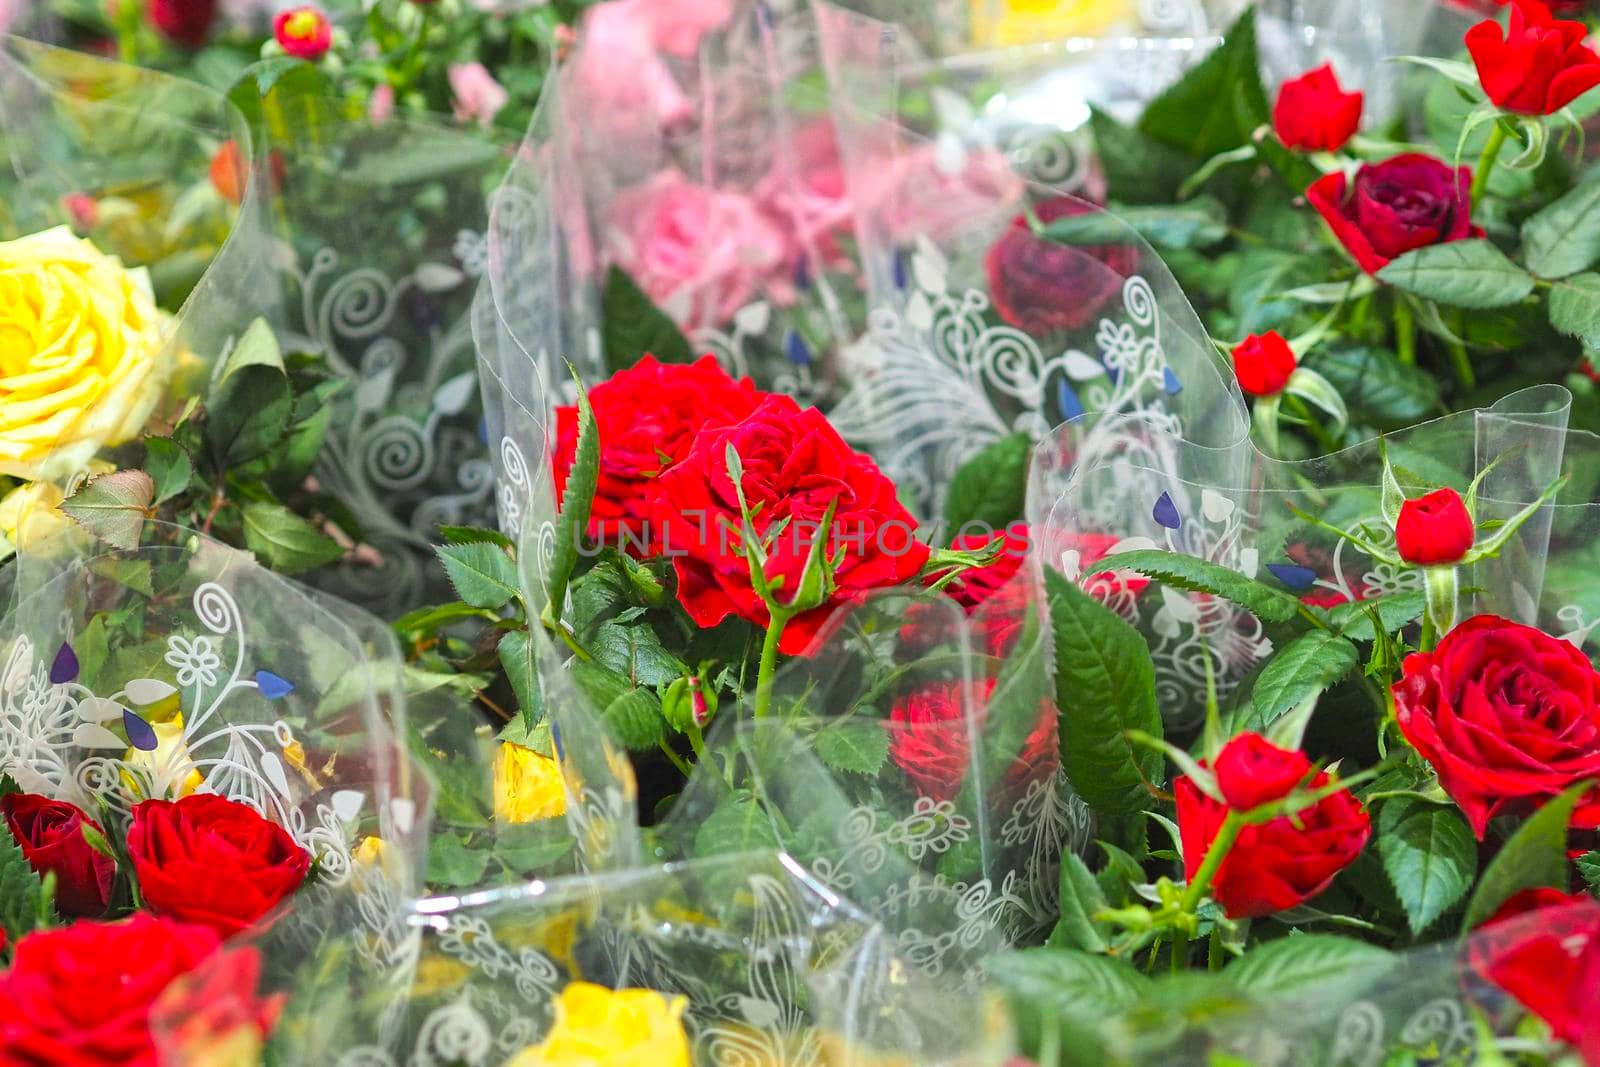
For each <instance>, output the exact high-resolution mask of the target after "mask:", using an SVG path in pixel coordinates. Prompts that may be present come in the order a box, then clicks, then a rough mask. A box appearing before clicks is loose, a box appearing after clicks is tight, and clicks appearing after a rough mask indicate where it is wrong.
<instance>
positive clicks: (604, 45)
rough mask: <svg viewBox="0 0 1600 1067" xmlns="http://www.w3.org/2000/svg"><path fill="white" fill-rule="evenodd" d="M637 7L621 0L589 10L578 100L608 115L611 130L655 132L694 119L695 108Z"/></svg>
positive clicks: (579, 63)
mask: <svg viewBox="0 0 1600 1067" xmlns="http://www.w3.org/2000/svg"><path fill="white" fill-rule="evenodd" d="M636 7H637V5H635V4H633V3H631V2H629V0H617V2H615V3H609V4H599V5H597V6H595V7H593V8H590V10H589V14H588V17H587V18H585V19H584V23H583V31H582V33H581V34H580V35H579V51H578V56H577V60H576V69H575V71H574V73H573V78H574V80H575V81H576V83H577V86H576V87H577V97H578V98H579V99H581V100H585V101H588V102H590V103H591V104H592V112H591V113H592V114H595V115H602V116H605V120H606V125H607V127H608V132H614V133H621V132H624V131H627V130H628V129H630V128H631V127H633V126H636V125H639V124H648V126H649V127H651V128H652V129H648V130H646V131H645V132H654V130H655V129H660V128H665V127H669V126H677V125H680V124H681V123H684V122H687V121H689V120H690V119H691V118H693V117H694V105H693V104H691V103H690V102H689V97H688V96H687V95H686V94H685V93H684V91H683V89H682V88H680V87H679V85H678V82H677V80H676V79H675V78H673V76H672V71H671V70H669V69H668V68H667V64H666V62H665V61H664V60H662V58H661V56H660V55H658V54H657V51H656V45H655V41H654V40H653V38H652V36H651V31H650V27H649V24H648V22H647V21H646V20H644V19H642V18H640V17H639V14H638V12H637V10H636ZM612 127H614V128H615V129H614V130H612V129H610V128H612Z"/></svg>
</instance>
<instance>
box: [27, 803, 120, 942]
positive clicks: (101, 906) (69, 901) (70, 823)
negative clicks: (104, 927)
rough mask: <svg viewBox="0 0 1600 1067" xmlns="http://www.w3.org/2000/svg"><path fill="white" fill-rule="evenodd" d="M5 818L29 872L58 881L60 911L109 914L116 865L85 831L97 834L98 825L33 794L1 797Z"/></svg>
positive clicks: (67, 806) (68, 806)
mask: <svg viewBox="0 0 1600 1067" xmlns="http://www.w3.org/2000/svg"><path fill="white" fill-rule="evenodd" d="M0 815H4V817H5V821H6V828H7V829H9V830H10V831H11V836H12V837H14V838H16V839H17V844H18V846H20V847H21V849H22V855H23V858H24V859H26V860H27V861H28V866H30V867H32V868H33V869H34V870H35V871H36V872H38V873H39V874H40V875H41V876H43V875H44V874H45V873H46V872H49V873H53V874H54V875H55V876H56V901H55V902H56V910H58V911H60V912H61V914H63V915H66V916H70V917H79V916H89V917H92V916H96V915H103V914H105V910H106V905H108V904H109V903H110V902H111V885H112V881H113V879H114V878H115V877H116V873H117V865H116V863H115V862H113V861H112V859H111V857H110V856H107V855H104V854H103V853H100V852H96V851H95V850H94V849H93V848H91V847H90V846H89V842H88V841H87V840H86V839H85V838H84V836H83V828H84V827H85V826H90V827H93V828H94V829H95V830H96V831H98V830H100V824H99V823H97V822H95V821H94V820H93V819H91V818H89V816H87V815H85V814H84V813H83V812H82V811H80V810H79V809H78V808H76V807H74V806H73V805H71V804H68V803H67V802H66V801H64V800H51V799H50V798H48V797H42V796H37V795H35V794H33V793H8V794H7V795H6V796H4V797H0Z"/></svg>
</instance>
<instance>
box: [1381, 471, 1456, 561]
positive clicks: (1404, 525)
mask: <svg viewBox="0 0 1600 1067" xmlns="http://www.w3.org/2000/svg"><path fill="white" fill-rule="evenodd" d="M1476 537H1477V532H1476V530H1475V528H1474V527H1473V525H1472V516H1471V515H1470V514H1469V513H1468V512H1467V504H1466V501H1464V500H1462V499H1461V494H1460V493H1458V492H1456V491H1455V490H1454V489H1451V488H1449V487H1448V486H1446V487H1445V488H1443V489H1435V490H1434V491H1433V492H1431V493H1429V494H1428V495H1427V496H1421V497H1417V498H1416V499H1415V500H1407V501H1406V502H1405V503H1404V504H1401V505H1400V517H1399V518H1398V519H1396V520H1395V524H1394V543H1395V549H1396V551H1398V552H1399V553H1400V558H1401V559H1403V560H1405V561H1406V562H1407V563H1412V564H1415V565H1416V566H1418V567H1434V566H1439V565H1442V564H1448V563H1460V562H1461V557H1463V556H1465V555H1466V554H1467V552H1468V551H1469V550H1471V548H1472V542H1473V541H1474V540H1475V539H1476Z"/></svg>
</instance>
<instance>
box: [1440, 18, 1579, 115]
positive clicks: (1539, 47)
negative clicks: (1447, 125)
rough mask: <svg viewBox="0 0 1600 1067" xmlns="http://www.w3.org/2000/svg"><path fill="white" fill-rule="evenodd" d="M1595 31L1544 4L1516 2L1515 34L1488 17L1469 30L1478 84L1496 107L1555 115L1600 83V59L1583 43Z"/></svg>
mask: <svg viewBox="0 0 1600 1067" xmlns="http://www.w3.org/2000/svg"><path fill="white" fill-rule="evenodd" d="M1588 36H1589V27H1587V26H1585V25H1584V24H1583V23H1581V22H1568V21H1564V20H1561V19H1557V18H1556V17H1555V16H1554V15H1552V14H1551V13H1550V9H1549V8H1548V7H1546V6H1545V5H1544V4H1542V3H1540V2H1539V0H1513V3H1512V5H1511V30H1510V32H1509V33H1508V32H1506V31H1505V30H1504V29H1502V28H1501V26H1500V23H1499V22H1497V21H1495V20H1494V19H1487V20H1485V21H1483V22H1480V23H1478V24H1477V25H1476V26H1474V27H1472V29H1470V30H1468V31H1467V51H1469V52H1471V53H1472V61H1473V62H1474V63H1476V64H1477V66H1478V80H1479V81H1480V82H1482V83H1483V91H1484V92H1485V93H1487V94H1488V96H1489V99H1490V100H1493V101H1494V103H1495V106H1496V107H1499V108H1502V109H1504V110H1506V111H1516V112H1520V113H1521V114H1524V115H1553V114H1555V113H1556V112H1557V111H1560V110H1561V109H1562V108H1564V107H1566V106H1567V105H1568V104H1570V103H1572V102H1573V101H1574V100H1576V99H1577V98H1578V97H1580V96H1582V95H1583V94H1584V93H1586V92H1588V91H1589V90H1590V89H1593V88H1594V87H1595V86H1597V85H1600V55H1596V54H1595V52H1594V50H1593V49H1591V48H1589V47H1588V46H1587V45H1585V44H1584V43H1583V42H1584V40H1585V39H1586V38H1587V37H1588Z"/></svg>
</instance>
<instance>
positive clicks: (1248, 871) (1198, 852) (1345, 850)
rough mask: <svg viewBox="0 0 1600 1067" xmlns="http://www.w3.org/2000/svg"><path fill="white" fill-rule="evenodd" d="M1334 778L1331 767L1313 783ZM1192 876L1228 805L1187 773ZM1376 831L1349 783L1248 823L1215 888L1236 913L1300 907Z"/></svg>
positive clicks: (1180, 785)
mask: <svg viewBox="0 0 1600 1067" xmlns="http://www.w3.org/2000/svg"><path fill="white" fill-rule="evenodd" d="M1330 781H1332V779H1331V778H1329V776H1328V774H1327V772H1326V771H1324V772H1322V773H1319V774H1318V775H1317V776H1316V777H1315V778H1313V779H1311V780H1310V781H1309V782H1308V783H1307V785H1308V786H1309V787H1310V788H1313V789H1321V788H1322V787H1324V786H1326V785H1328V783H1329V782H1330ZM1173 793H1174V794H1175V796H1176V797H1177V801H1178V835H1179V837H1180V838H1181V840H1182V842H1183V866H1184V872H1185V877H1187V878H1189V879H1190V880H1191V881H1192V880H1193V879H1194V877H1195V875H1196V874H1197V873H1199V870H1200V864H1201V862H1202V861H1203V860H1204V859H1205V855H1206V852H1207V850H1209V849H1210V847H1211V843H1212V842H1213V841H1214V840H1216V837H1217V832H1218V831H1219V830H1220V829H1221V828H1222V823H1223V820H1224V819H1226V818H1227V816H1228V810H1229V809H1228V806H1227V805H1225V804H1222V803H1220V802H1218V801H1215V800H1213V799H1211V798H1210V797H1208V796H1206V795H1205V794H1204V793H1202V792H1201V791H1200V789H1199V787H1197V786H1196V785H1195V784H1194V782H1192V781H1190V780H1189V779H1188V778H1187V777H1183V778H1179V779H1178V780H1177V781H1176V782H1174V783H1173ZM1371 835H1372V820H1371V819H1370V818H1369V817H1368V815H1367V812H1366V809H1365V808H1363V807H1362V806H1361V802H1360V801H1358V800H1356V798H1355V797H1354V795H1352V794H1351V792H1350V791H1349V790H1348V789H1342V790H1340V791H1339V792H1337V793H1331V794H1329V795H1328V796H1326V797H1323V798H1322V799H1321V800H1319V801H1318V802H1317V803H1315V804H1313V805H1311V806H1310V807H1307V808H1302V809H1301V810H1300V811H1298V812H1296V813H1295V814H1293V815H1280V816H1278V817H1277V818H1276V819H1273V820H1271V821H1270V822H1265V823H1257V824H1253V825H1249V826H1245V827H1244V828H1243V829H1242V830H1240V831H1239V836H1238V838H1237V839H1236V840H1235V841H1234V843H1233V847H1232V848H1230V849H1229V850H1228V853H1227V855H1226V856H1225V857H1224V858H1223V860H1222V863H1221V864H1220V865H1219V866H1218V867H1217V870H1216V873H1215V874H1214V875H1213V876H1212V880H1211V895H1212V896H1214V897H1215V898H1216V899H1217V903H1219V904H1221V905H1222V910H1223V911H1225V912H1226V913H1227V915H1228V917H1229V918H1231V919H1247V918H1256V917H1259V916H1262V915H1271V914H1272V913H1273V912H1278V911H1286V910H1288V909H1289V908H1293V907H1298V906H1299V905H1300V904H1303V903H1305V902H1306V901H1307V900H1309V899H1311V898H1312V897H1314V896H1316V895H1317V894H1318V893H1321V892H1322V891H1323V890H1324V889H1326V888H1328V884H1329V883H1330V882H1332V881H1333V878H1334V876H1335V875H1336V874H1338V873H1339V872H1340V871H1342V870H1344V869H1345V868H1346V867H1348V866H1349V865H1350V864H1351V863H1352V862H1353V861H1354V860H1355V858H1356V857H1357V856H1359V855H1360V854H1361V850H1362V849H1363V848H1364V847H1366V843H1367V839H1368V838H1369V837H1370V836H1371Z"/></svg>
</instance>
